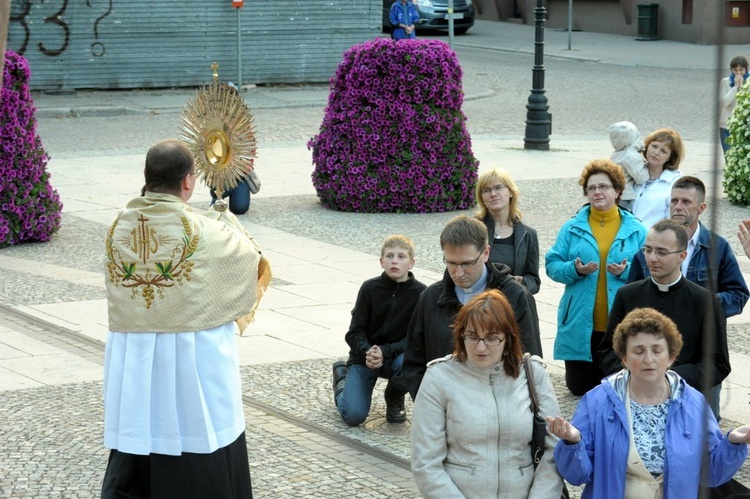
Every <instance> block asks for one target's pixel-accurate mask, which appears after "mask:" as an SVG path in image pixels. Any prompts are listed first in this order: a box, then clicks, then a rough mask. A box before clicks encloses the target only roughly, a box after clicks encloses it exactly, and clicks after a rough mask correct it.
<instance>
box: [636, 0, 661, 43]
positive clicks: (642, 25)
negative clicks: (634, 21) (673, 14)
mask: <svg viewBox="0 0 750 499" xmlns="http://www.w3.org/2000/svg"><path fill="white" fill-rule="evenodd" d="M658 28H659V4H658V3H639V4H638V37H637V38H636V40H643V41H651V40H658V39H659V37H658V36H657V32H658Z"/></svg>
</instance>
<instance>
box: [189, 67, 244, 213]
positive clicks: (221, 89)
mask: <svg viewBox="0 0 750 499" xmlns="http://www.w3.org/2000/svg"><path fill="white" fill-rule="evenodd" d="M211 69H212V70H213V81H212V82H211V84H210V85H208V86H206V87H203V88H201V89H199V90H198V93H197V94H196V95H195V97H194V98H193V99H192V100H191V101H189V102H188V103H187V105H186V106H185V109H184V110H183V111H182V120H181V124H180V138H181V139H182V140H183V141H184V142H185V143H186V144H187V146H188V148H190V151H191V152H192V153H193V158H195V170H196V174H197V175H198V177H199V178H200V179H201V180H203V182H204V183H205V184H206V185H207V186H209V187H210V188H212V189H213V190H214V191H215V193H216V203H215V204H214V209H216V210H218V211H225V210H226V209H227V204H226V202H224V201H223V200H222V194H223V193H224V192H225V191H227V190H228V189H232V188H234V187H237V182H238V181H239V180H240V179H242V178H243V177H244V176H245V175H246V174H247V173H248V172H249V171H250V170H252V169H253V162H254V158H255V156H256V145H255V131H254V130H253V116H252V114H250V109H249V108H248V107H247V104H245V101H244V100H243V99H242V97H241V96H240V94H239V93H238V92H237V90H236V89H235V88H233V87H231V86H229V85H227V84H226V83H223V82H221V81H219V72H218V71H219V65H218V64H216V63H215V62H214V63H213V64H212V65H211Z"/></svg>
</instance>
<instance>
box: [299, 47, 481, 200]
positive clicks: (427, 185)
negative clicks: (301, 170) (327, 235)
mask: <svg viewBox="0 0 750 499" xmlns="http://www.w3.org/2000/svg"><path fill="white" fill-rule="evenodd" d="M461 77H462V71H461V67H460V66H459V64H458V60H457V59H456V55H455V53H454V52H453V51H452V50H451V49H450V48H449V47H448V45H447V44H445V43H443V42H441V41H437V40H400V41H398V42H396V41H394V40H390V39H376V40H373V41H369V42H366V43H362V44H359V45H355V46H353V47H352V48H351V49H349V50H348V51H347V52H346V53H345V54H344V60H343V61H342V62H341V64H340V65H339V67H338V70H337V71H336V76H335V77H334V78H333V79H332V80H331V93H330V95H329V97H328V105H327V107H326V111H325V116H324V118H323V123H322V124H321V126H320V132H319V133H318V135H316V136H314V137H313V138H312V139H310V141H309V142H308V144H307V147H308V149H312V157H313V164H314V165H315V170H314V171H313V174H312V180H313V185H314V187H315V190H316V191H317V193H318V197H319V198H320V200H321V201H322V203H323V205H324V206H326V207H328V208H332V209H335V210H340V211H353V212H364V213H383V212H397V213H431V212H440V211H449V210H457V209H464V208H468V207H469V206H472V205H473V204H474V195H473V188H474V185H475V183H476V180H477V166H478V164H479V162H478V161H477V160H476V158H475V157H474V154H473V153H472V151H471V138H470V137H469V134H468V132H467V131H466V117H465V116H464V114H463V112H461V103H462V102H463V90H462V88H461Z"/></svg>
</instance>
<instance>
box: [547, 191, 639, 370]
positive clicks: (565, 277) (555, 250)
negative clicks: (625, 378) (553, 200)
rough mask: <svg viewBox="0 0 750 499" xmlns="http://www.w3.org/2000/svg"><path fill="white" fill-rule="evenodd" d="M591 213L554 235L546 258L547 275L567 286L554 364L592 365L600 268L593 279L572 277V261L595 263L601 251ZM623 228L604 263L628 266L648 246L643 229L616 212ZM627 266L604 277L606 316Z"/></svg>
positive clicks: (587, 209) (583, 210)
mask: <svg viewBox="0 0 750 499" xmlns="http://www.w3.org/2000/svg"><path fill="white" fill-rule="evenodd" d="M590 212H591V207H590V206H589V205H586V206H584V207H583V208H581V210H580V211H579V212H578V213H577V214H576V216H575V217H573V218H572V219H570V220H568V221H567V222H566V223H565V224H564V225H563V226H562V228H561V229H560V232H559V233H558V234H557V240H556V241H555V245H554V246H552V248H551V249H550V250H549V252H547V256H546V257H545V260H546V265H545V266H546V271H547V275H548V276H549V278H550V279H552V280H553V281H556V282H559V283H562V284H565V293H564V294H563V296H562V299H560V306H559V307H558V309H557V336H556V337H555V351H554V358H555V359H557V360H583V361H588V362H591V360H592V359H591V346H590V343H591V331H592V330H593V328H594V300H595V298H596V285H597V281H598V279H599V272H607V269H606V268H599V270H597V271H596V272H593V273H592V274H589V275H586V276H581V275H578V272H576V267H575V260H576V258H580V259H581V261H582V262H583V263H587V262H592V261H593V262H597V263H599V262H600V261H601V259H600V258H599V246H598V245H597V243H596V239H594V234H593V233H592V232H591V227H589V213H590ZM620 217H621V219H622V222H621V224H620V230H618V231H617V235H616V236H615V239H614V241H612V246H610V248H609V254H608V255H607V263H620V262H622V261H623V260H624V259H627V260H628V262H629V261H630V259H631V258H632V257H633V254H635V252H636V251H638V250H639V249H640V248H641V247H642V246H643V243H644V241H645V240H646V229H644V228H643V225H641V223H640V222H639V221H638V219H637V218H635V217H634V216H633V214H632V213H630V212H629V211H626V210H622V209H621V210H620ZM629 271H630V264H628V267H627V268H626V269H625V271H624V272H623V273H622V274H620V275H619V276H614V275H612V274H611V273H609V272H607V310H608V311H609V309H610V308H612V301H613V300H614V298H615V293H617V290H618V289H620V287H621V286H622V285H623V284H625V281H626V280H627V278H628V272H629Z"/></svg>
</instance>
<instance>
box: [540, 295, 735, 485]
mask: <svg viewBox="0 0 750 499" xmlns="http://www.w3.org/2000/svg"><path fill="white" fill-rule="evenodd" d="M613 347H614V350H615V352H616V353H617V355H618V356H619V357H620V358H621V359H622V363H623V366H624V369H623V370H622V371H620V372H618V373H615V374H613V375H611V376H609V377H608V378H606V379H604V380H603V381H602V383H601V384H600V385H599V386H597V387H596V388H594V389H593V390H591V391H590V392H589V393H587V394H586V395H584V397H583V398H582V399H581V401H580V402H579V403H578V407H577V408H576V411H575V414H574V415H573V419H572V420H571V421H570V422H567V421H565V420H564V419H563V418H561V417H559V416H557V417H554V418H553V417H548V418H547V423H548V424H549V428H550V431H551V432H552V433H553V434H555V435H556V436H558V437H559V438H560V441H559V442H558V444H557V446H556V447H555V452H554V454H555V462H556V463H557V469H558V470H559V471H560V473H561V474H562V476H563V477H564V478H565V479H566V480H567V481H568V482H570V483H572V484H573V485H581V484H583V485H584V490H583V496H582V497H583V498H593V497H597V498H598V497H606V498H608V499H619V498H628V497H679V498H682V497H698V493H699V487H700V480H701V475H702V473H701V461H702V459H703V454H704V450H707V451H708V453H709V459H708V475H707V476H708V483H707V484H706V485H708V486H711V487H715V486H717V485H720V484H722V483H725V482H727V481H729V480H730V479H731V478H732V475H734V474H735V473H736V472H737V470H738V469H739V468H740V467H741V466H742V464H743V463H744V462H745V459H746V458H747V443H748V442H750V426H742V427H740V428H737V429H735V430H733V431H731V432H729V433H728V434H727V435H726V436H723V435H722V432H721V429H720V428H719V425H718V424H717V423H716V419H715V418H714V416H713V413H712V412H711V411H710V409H709V408H708V405H707V404H706V400H705V398H704V397H703V395H702V394H701V393H700V392H699V391H697V390H695V389H694V388H691V387H690V386H689V385H688V384H687V383H686V382H685V380H684V379H682V378H681V377H680V375H679V374H677V373H676V372H674V371H671V370H669V367H670V366H671V365H672V363H673V362H674V360H675V359H676V358H677V355H678V354H679V353H680V349H681V348H682V337H681V336H680V333H679V331H678V330H677V326H675V324H674V322H672V320H671V319H670V318H668V317H667V316H665V315H663V314H662V313H660V312H657V311H656V310H654V309H651V308H637V309H635V310H633V311H632V312H630V313H629V314H628V315H626V316H625V318H624V319H623V321H622V322H621V323H620V324H619V325H618V326H617V329H616V330H615V334H614V338H613ZM704 446H706V449H704Z"/></svg>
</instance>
